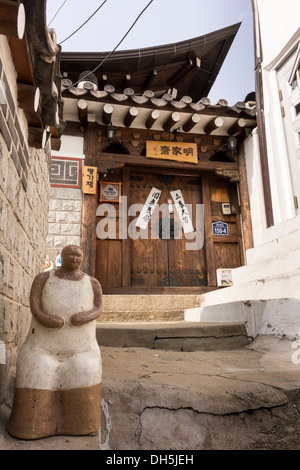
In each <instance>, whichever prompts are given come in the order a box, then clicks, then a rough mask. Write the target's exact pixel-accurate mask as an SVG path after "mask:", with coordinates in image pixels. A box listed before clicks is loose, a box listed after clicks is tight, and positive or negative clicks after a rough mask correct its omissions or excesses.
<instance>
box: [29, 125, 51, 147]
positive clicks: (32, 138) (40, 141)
mask: <svg viewBox="0 0 300 470" xmlns="http://www.w3.org/2000/svg"><path fill="white" fill-rule="evenodd" d="M46 143H47V131H46V129H42V128H40V127H28V145H29V146H30V147H34V148H36V149H43V148H45V146H46Z"/></svg>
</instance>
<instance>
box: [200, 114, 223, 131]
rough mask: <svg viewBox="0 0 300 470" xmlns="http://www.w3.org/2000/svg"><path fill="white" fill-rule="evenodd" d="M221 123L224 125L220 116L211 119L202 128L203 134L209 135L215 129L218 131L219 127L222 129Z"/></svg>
mask: <svg viewBox="0 0 300 470" xmlns="http://www.w3.org/2000/svg"><path fill="white" fill-rule="evenodd" d="M223 123H224V121H223V119H222V118H221V117H220V116H219V117H216V118H215V119H212V120H211V121H209V123H208V124H206V126H205V127H204V132H205V134H211V133H212V132H213V131H214V130H215V129H218V128H219V127H222V126H223Z"/></svg>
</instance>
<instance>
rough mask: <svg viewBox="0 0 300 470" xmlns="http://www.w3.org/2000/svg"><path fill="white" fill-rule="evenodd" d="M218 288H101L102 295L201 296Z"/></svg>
mask: <svg viewBox="0 0 300 470" xmlns="http://www.w3.org/2000/svg"><path fill="white" fill-rule="evenodd" d="M217 289H219V287H217V286H213V287H208V286H201V287H199V286H198V287H197V286H196V287H195V286H192V287H188V286H182V287H177V286H174V287H151V286H149V287H107V286H106V287H102V290H103V294H104V295H163V294H168V295H180V294H181V295H188V294H190V295H202V294H205V293H206V292H210V291H213V290H217Z"/></svg>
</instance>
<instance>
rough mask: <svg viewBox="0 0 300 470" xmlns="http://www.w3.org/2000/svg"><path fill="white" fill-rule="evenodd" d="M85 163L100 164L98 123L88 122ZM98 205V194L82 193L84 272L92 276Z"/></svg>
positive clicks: (94, 261)
mask: <svg viewBox="0 0 300 470" xmlns="http://www.w3.org/2000/svg"><path fill="white" fill-rule="evenodd" d="M84 153H85V162H84V163H85V165H87V166H98V165H97V156H98V124H97V123H91V122H90V123H88V125H87V127H86V128H85V133H84ZM97 206H98V197H97V194H83V195H82V212H81V249H82V251H83V266H82V269H83V271H84V272H86V273H87V274H89V275H90V276H94V275H95V270H96V240H97V237H96V210H97Z"/></svg>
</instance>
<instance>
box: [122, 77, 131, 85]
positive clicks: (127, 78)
mask: <svg viewBox="0 0 300 470" xmlns="http://www.w3.org/2000/svg"><path fill="white" fill-rule="evenodd" d="M130 80H131V75H130V74H126V75H125V78H124V81H123V89H124V88H129V87H130V84H131V81H130Z"/></svg>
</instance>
